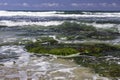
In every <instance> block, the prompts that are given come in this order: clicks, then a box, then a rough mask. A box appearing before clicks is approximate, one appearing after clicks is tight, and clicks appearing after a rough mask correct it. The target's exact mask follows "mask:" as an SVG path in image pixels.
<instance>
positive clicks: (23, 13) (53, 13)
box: [0, 11, 120, 18]
mask: <svg viewBox="0 0 120 80" xmlns="http://www.w3.org/2000/svg"><path fill="white" fill-rule="evenodd" d="M61 13H62V14H61ZM82 13H83V14H64V12H59V11H46V12H30V11H0V16H34V17H72V18H78V17H120V12H105V13H104V12H82Z"/></svg>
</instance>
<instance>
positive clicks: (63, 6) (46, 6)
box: [0, 0, 120, 11]
mask: <svg viewBox="0 0 120 80" xmlns="http://www.w3.org/2000/svg"><path fill="white" fill-rule="evenodd" d="M0 10H99V11H102V10H103V11H120V0H0Z"/></svg>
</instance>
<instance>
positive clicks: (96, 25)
mask: <svg viewBox="0 0 120 80" xmlns="http://www.w3.org/2000/svg"><path fill="white" fill-rule="evenodd" d="M85 24H86V25H92V26H95V27H97V28H111V27H118V28H119V27H120V24H111V23H106V24H99V23H85Z"/></svg>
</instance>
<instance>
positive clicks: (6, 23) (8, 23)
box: [0, 20, 64, 26]
mask: <svg viewBox="0 0 120 80" xmlns="http://www.w3.org/2000/svg"><path fill="white" fill-rule="evenodd" d="M63 22H64V21H44V22H26V21H22V22H15V21H10V20H2V21H0V25H1V26H25V25H40V26H50V25H60V24H62V23H63Z"/></svg>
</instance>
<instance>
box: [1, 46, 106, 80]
mask: <svg viewBox="0 0 120 80" xmlns="http://www.w3.org/2000/svg"><path fill="white" fill-rule="evenodd" d="M8 50H9V51H12V52H14V53H16V54H18V56H19V57H18V59H11V60H8V61H3V62H0V64H1V65H0V80H96V79H94V78H97V79H101V80H106V78H102V77H99V76H98V75H96V74H94V73H92V71H91V70H90V69H88V68H84V67H82V66H80V65H77V64H75V63H74V62H73V60H65V59H57V58H56V57H53V56H49V57H45V56H41V57H37V56H35V55H30V54H29V53H27V52H26V51H25V50H24V49H23V47H22V46H3V47H1V51H2V53H5V52H6V51H8ZM6 54H7V53H6Z"/></svg>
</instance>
